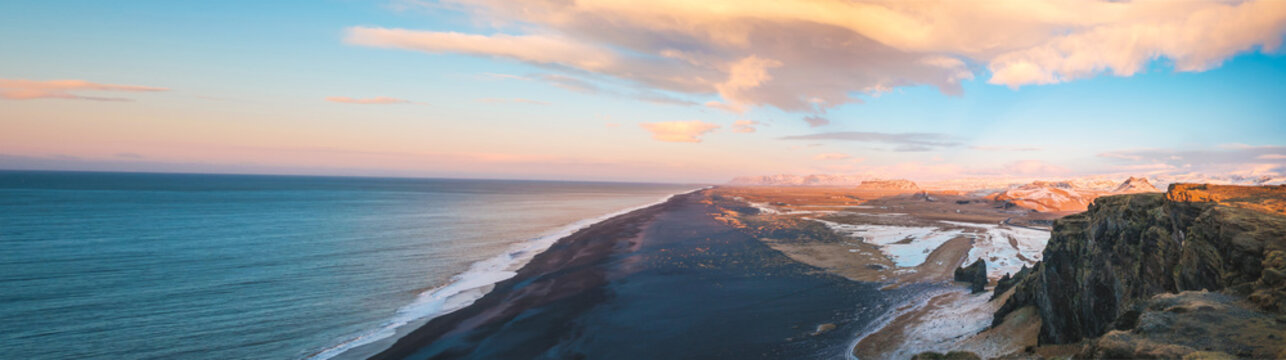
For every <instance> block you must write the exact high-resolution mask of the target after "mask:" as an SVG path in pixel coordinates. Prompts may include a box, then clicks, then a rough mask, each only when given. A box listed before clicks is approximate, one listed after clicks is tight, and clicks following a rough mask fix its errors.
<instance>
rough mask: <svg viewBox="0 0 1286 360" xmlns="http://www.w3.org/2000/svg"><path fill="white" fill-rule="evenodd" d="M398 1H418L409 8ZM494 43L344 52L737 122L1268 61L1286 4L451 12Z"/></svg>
mask: <svg viewBox="0 0 1286 360" xmlns="http://www.w3.org/2000/svg"><path fill="white" fill-rule="evenodd" d="M405 1H406V3H410V4H413V3H418V2H415V1H410V0H405ZM424 6H427V7H430V8H432V9H439V10H440V9H444V8H445V9H447V10H450V11H460V12H463V13H466V14H469V15H470V16H472V17H473V18H474V21H475V22H476V23H479V24H487V25H490V26H491V29H490V31H492V33H491V34H464V33H456V32H440V31H420V30H407V29H386V28H378V27H353V28H349V29H348V33H347V36H346V38H345V40H346V41H347V42H348V43H350V44H355V45H362V46H374V47H383V48H397V49H407V50H416V51H423V52H429V53H455V54H466V55H474V56H486V57H495V58H503V59H509V60H513V61H519V62H524V63H528V64H532V65H536V66H541V67H547V68H550V69H552V70H554V71H559V72H563V73H567V74H592V75H594V76H603V77H607V78H613V79H619V80H624V81H627V82H631V83H633V84H636V85H637V86H640V87H643V88H648V89H654V90H662V91H670V92H677V93H680V94H687V95H692V96H697V97H705V96H717V97H719V100H716V101H710V102H708V103H707V105H708V106H712V107H717V108H722V109H727V110H730V111H734V112H741V111H745V110H747V109H749V108H751V107H760V106H766V107H775V108H778V109H781V110H784V111H787V112H797V113H806V114H812V115H817V114H821V113H823V112H824V111H825V110H826V109H828V108H832V107H836V106H841V105H844V104H850V103H860V102H862V101H863V100H862V97H864V96H871V97H873V96H878V95H879V94H882V93H886V92H889V91H892V90H893V89H896V88H899V87H906V86H921V85H927V86H933V87H936V88H937V89H939V90H940V91H941V92H943V93H946V94H951V95H957V94H960V93H962V91H963V88H962V86H961V82H962V81H966V80H969V79H973V78H975V76H977V75H978V74H986V72H984V71H982V70H983V69H984V68H985V69H986V70H987V71H989V72H990V74H991V75H990V77H989V78H988V79H986V81H987V82H988V83H992V84H997V85H1004V86H1009V87H1015V88H1016V87H1020V86H1024V85H1035V84H1053V83H1060V82H1065V81H1072V80H1076V79H1081V78H1087V77H1092V76H1097V75H1099V74H1102V73H1110V74H1113V75H1117V76H1130V75H1133V74H1135V73H1137V72H1139V71H1141V70H1142V69H1143V67H1144V66H1145V65H1146V64H1148V63H1149V62H1150V61H1152V60H1155V59H1168V60H1170V62H1172V63H1173V64H1174V69H1175V70H1176V71H1204V70H1207V69H1211V68H1214V67H1217V66H1219V65H1220V64H1221V63H1222V62H1223V61H1224V60H1226V59H1228V58H1229V57H1231V56H1235V55H1236V54H1239V53H1243V52H1249V51H1257V50H1258V51H1264V52H1273V51H1276V50H1277V49H1278V48H1279V46H1280V43H1281V40H1282V34H1283V32H1284V31H1286V2H1284V1H1277V0H1250V1H1207V2H1173V1H1152V0H1138V1H1127V2H1116V1H1060V0H1029V1H1023V0H1001V1H996V2H991V3H988V6H978V5H977V4H976V3H971V2H967V1H950V0H938V1H928V2H925V1H913V2H906V1H875V0H870V1H847V0H815V1H800V2H789V1H780V0H711V1H699V2H693V1H683V0H659V1H652V2H649V3H648V4H647V6H638V5H637V4H634V3H631V2H624V1H616V0H580V1H516V0H444V1H443V2H439V3H433V4H426V5H424Z"/></svg>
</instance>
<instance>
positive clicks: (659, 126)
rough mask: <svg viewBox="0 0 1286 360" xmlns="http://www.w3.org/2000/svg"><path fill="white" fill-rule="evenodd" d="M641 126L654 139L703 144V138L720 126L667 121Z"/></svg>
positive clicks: (697, 121)
mask: <svg viewBox="0 0 1286 360" xmlns="http://www.w3.org/2000/svg"><path fill="white" fill-rule="evenodd" d="M639 126H641V127H643V129H644V130H647V131H650V132H652V138H653V139H656V140H659V141H664V142H692V143H696V142H701V136H702V135H705V134H706V133H708V132H711V131H714V130H715V129H718V128H719V125H715V124H711V123H707V122H702V121H699V120H692V121H665V122H654V123H641V124H639Z"/></svg>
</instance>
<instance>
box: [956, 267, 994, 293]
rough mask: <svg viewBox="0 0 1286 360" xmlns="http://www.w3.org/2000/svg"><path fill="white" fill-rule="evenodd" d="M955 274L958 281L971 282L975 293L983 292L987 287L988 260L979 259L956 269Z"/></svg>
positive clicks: (970, 286) (971, 287) (971, 288)
mask: <svg viewBox="0 0 1286 360" xmlns="http://www.w3.org/2000/svg"><path fill="white" fill-rule="evenodd" d="M954 275H955V280H956V281H963V282H967V283H969V289H970V290H971V291H973V293H974V294H977V293H980V292H983V291H984V290H986V287H987V261H986V260H983V259H978V261H974V262H973V264H970V265H969V266H965V267H962V268H958V269H956V271H955V274H954Z"/></svg>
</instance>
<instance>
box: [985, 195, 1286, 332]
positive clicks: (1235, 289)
mask: <svg viewBox="0 0 1286 360" xmlns="http://www.w3.org/2000/svg"><path fill="white" fill-rule="evenodd" d="M1174 189H1175V187H1173V186H1172V187H1171V191H1172V192H1174ZM1180 195H1182V194H1180ZM1175 199H1181V200H1184V201H1179V200H1175ZM1198 200H1199V199H1198ZM1284 251H1286V216H1281V215H1278V214H1274V213H1271V212H1265V211H1257V210H1252V209H1248V208H1239V207H1230V206H1223V205H1221V204H1220V203H1213V202H1201V201H1197V200H1194V199H1188V198H1183V197H1181V196H1178V195H1174V194H1159V193H1151V194H1147V193H1145V194H1132V195H1119V196H1107V197H1101V198H1098V199H1097V200H1096V201H1095V202H1094V204H1092V205H1091V206H1090V207H1089V210H1088V211H1087V212H1084V213H1080V214H1076V215H1071V216H1067V217H1064V218H1062V219H1059V220H1057V221H1055V223H1054V229H1053V232H1052V233H1051V236H1050V240H1049V243H1048V245H1047V246H1046V248H1045V251H1044V253H1043V259H1044V260H1043V261H1042V262H1040V263H1038V264H1037V265H1036V266H1035V268H1033V269H1032V271H1030V272H1029V273H1028V274H1025V275H1024V276H1015V277H1014V280H1012V281H1013V282H1014V283H1015V284H1014V285H1013V287H1014V289H1015V290H1014V294H1013V296H1011V297H1010V298H1009V299H1008V300H1007V301H1006V302H1005V304H1004V305H1003V306H1001V308H1000V310H998V311H997V312H996V314H995V318H994V320H993V324H997V325H998V324H1000V323H1001V322H1002V321H1003V319H1004V317H1005V315H1007V314H1009V313H1011V312H1013V311H1016V310H1017V309H1019V308H1021V307H1024V306H1029V305H1030V306H1036V308H1037V309H1038V313H1039V314H1040V316H1041V318H1042V323H1041V330H1040V336H1039V341H1040V343H1041V344H1067V343H1073V342H1078V341H1081V340H1083V339H1088V338H1094V337H1098V336H1101V335H1103V334H1105V333H1107V332H1108V331H1109V330H1112V329H1119V328H1123V327H1129V328H1134V329H1135V330H1136V331H1138V330H1139V329H1144V328H1145V327H1148V326H1162V327H1163V324H1149V323H1148V322H1147V321H1146V319H1145V318H1139V319H1137V320H1130V319H1128V316H1127V318H1126V319H1120V318H1122V317H1123V316H1125V315H1127V314H1128V313H1129V312H1131V311H1135V312H1142V311H1157V310H1164V309H1151V308H1147V309H1145V308H1143V306H1144V305H1145V303H1146V302H1147V301H1148V300H1149V299H1151V298H1152V297H1153V296H1154V295H1157V294H1162V293H1176V292H1179V291H1185V290H1209V291H1224V292H1225V293H1229V294H1236V295H1239V296H1248V297H1247V299H1249V300H1250V302H1251V303H1253V304H1255V305H1256V306H1257V307H1258V310H1260V311H1270V312H1279V311H1281V310H1282V309H1283V308H1286V281H1281V280H1280V279H1279V277H1278V275H1279V274H1280V273H1278V272H1275V271H1286V252H1284ZM1266 269H1271V270H1274V271H1265V270H1266ZM1188 310H1191V309H1188ZM1198 313H1200V312H1198ZM1175 315H1176V316H1198V315H1199V314H1196V313H1188V314H1175ZM1118 319H1120V320H1119V321H1118ZM1136 321H1137V326H1132V325H1136V324H1132V323H1135V322H1136ZM1168 354H1169V353H1165V354H1160V355H1168ZM1100 355H1103V356H1108V357H1111V356H1115V355H1118V354H1115V353H1112V352H1111V351H1106V352H1104V353H1102V354H1100Z"/></svg>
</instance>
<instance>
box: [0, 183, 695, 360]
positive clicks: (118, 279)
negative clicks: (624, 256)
mask: <svg viewBox="0 0 1286 360" xmlns="http://www.w3.org/2000/svg"><path fill="white" fill-rule="evenodd" d="M693 188H694V186H690V185H659V184H627V183H592V182H549V181H502V180H451V179H399V178H352V177H299V176H251V175H193V174H130V173H72V172H20V171H0V319H3V321H0V358H3V359H65V358H79V359H251V358H254V359H306V358H316V359H324V358H332V357H335V356H337V355H338V356H339V357H340V358H343V357H346V356H347V357H360V356H361V355H363V354H361V353H358V354H354V351H352V349H354V348H358V349H365V351H367V352H369V351H378V348H376V347H377V346H378V345H379V344H380V342H385V343H387V342H390V341H392V340H393V338H394V336H396V334H397V333H398V332H397V330H399V329H403V328H405V327H408V326H409V325H414V324H417V323H422V322H423V321H424V320H426V319H428V318H431V317H433V316H435V315H439V314H441V313H443V312H446V311H450V310H452V309H455V308H459V307H462V306H465V305H467V304H468V303H470V302H472V301H473V300H474V299H476V298H477V297H478V296H481V295H482V294H484V293H485V292H486V291H488V290H489V289H490V287H489V284H491V283H493V282H495V281H498V280H501V279H504V278H506V277H508V276H511V275H512V271H513V270H515V269H516V267H517V266H520V265H521V264H522V263H523V262H525V261H526V260H528V259H530V257H531V256H534V255H535V254H537V253H539V252H540V251H542V250H544V248H545V247H547V246H549V244H551V243H552V242H553V241H555V240H557V238H559V237H561V236H565V235H566V234H569V233H570V232H572V231H574V230H576V229H579V228H581V227H583V226H587V225H589V224H591V223H593V222H595V221H598V220H601V219H603V218H605V217H606V216H609V215H610V214H614V213H619V212H622V211H626V210H628V209H632V208H637V207H641V206H646V205H648V204H652V203H656V202H658V201H660V200H662V199H664V198H666V197H668V196H669V195H672V194H675V193H680V192H685V191H688V190H691V189H693Z"/></svg>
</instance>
